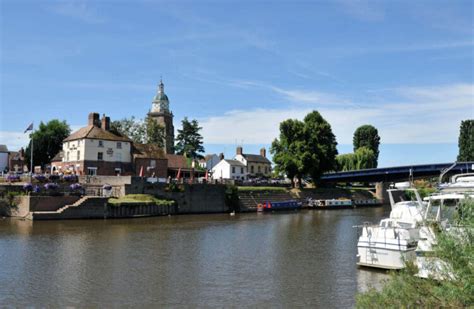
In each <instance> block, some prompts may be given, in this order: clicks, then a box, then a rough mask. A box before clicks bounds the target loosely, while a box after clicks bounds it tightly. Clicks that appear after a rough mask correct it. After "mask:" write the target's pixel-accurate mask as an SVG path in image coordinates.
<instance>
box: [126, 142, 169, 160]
mask: <svg viewBox="0 0 474 309" xmlns="http://www.w3.org/2000/svg"><path fill="white" fill-rule="evenodd" d="M133 148H134V149H133V157H134V158H142V159H166V155H165V152H164V151H163V148H160V147H158V145H154V144H135V143H134V144H133Z"/></svg>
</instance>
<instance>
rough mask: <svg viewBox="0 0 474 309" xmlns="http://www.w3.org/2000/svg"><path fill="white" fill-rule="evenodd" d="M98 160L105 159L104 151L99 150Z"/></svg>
mask: <svg viewBox="0 0 474 309" xmlns="http://www.w3.org/2000/svg"><path fill="white" fill-rule="evenodd" d="M97 160H99V161H100V160H104V153H103V152H98V153H97Z"/></svg>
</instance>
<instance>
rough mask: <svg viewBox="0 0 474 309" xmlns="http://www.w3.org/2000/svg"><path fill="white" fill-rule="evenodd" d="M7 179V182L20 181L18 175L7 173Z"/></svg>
mask: <svg viewBox="0 0 474 309" xmlns="http://www.w3.org/2000/svg"><path fill="white" fill-rule="evenodd" d="M7 181H8V182H18V181H20V176H18V175H8V176H7Z"/></svg>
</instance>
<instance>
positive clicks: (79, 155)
mask: <svg viewBox="0 0 474 309" xmlns="http://www.w3.org/2000/svg"><path fill="white" fill-rule="evenodd" d="M79 160H81V151H79V150H78V151H77V159H76V161H79Z"/></svg>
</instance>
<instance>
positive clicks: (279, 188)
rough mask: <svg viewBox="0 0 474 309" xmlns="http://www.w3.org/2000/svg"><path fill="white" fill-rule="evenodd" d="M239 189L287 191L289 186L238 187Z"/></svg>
mask: <svg viewBox="0 0 474 309" xmlns="http://www.w3.org/2000/svg"><path fill="white" fill-rule="evenodd" d="M237 188H238V190H239V191H276V192H286V191H288V189H287V188H284V187H237Z"/></svg>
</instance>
